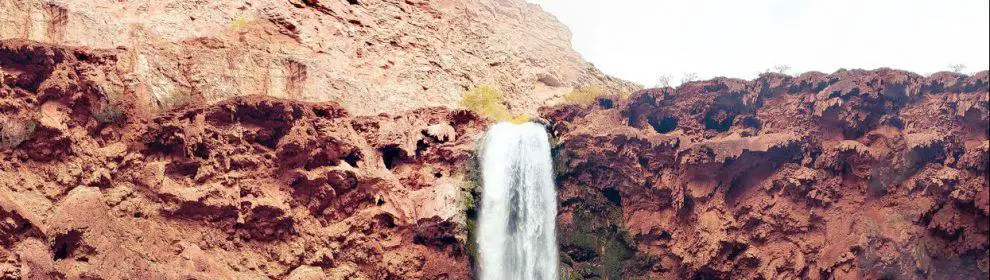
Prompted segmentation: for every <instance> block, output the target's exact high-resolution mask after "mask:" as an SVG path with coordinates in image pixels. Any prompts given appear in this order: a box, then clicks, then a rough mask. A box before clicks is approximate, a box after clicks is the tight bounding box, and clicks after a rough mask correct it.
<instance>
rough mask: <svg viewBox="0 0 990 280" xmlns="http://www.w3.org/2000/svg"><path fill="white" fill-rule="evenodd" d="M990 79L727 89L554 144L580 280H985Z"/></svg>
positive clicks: (681, 97)
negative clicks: (636, 279)
mask: <svg viewBox="0 0 990 280" xmlns="http://www.w3.org/2000/svg"><path fill="white" fill-rule="evenodd" d="M987 92H988V73H987V72H981V73H978V74H975V75H973V76H963V75H958V74H953V73H937V74H934V75H932V76H930V77H922V76H918V75H915V74H912V73H908V72H904V71H897V70H890V69H880V70H875V71H862V70H850V71H839V72H836V73H833V74H830V75H826V74H822V73H806V74H803V75H800V76H796V77H790V76H783V75H777V74H767V75H763V76H761V77H760V78H759V79H756V80H753V81H743V80H737V79H725V78H717V79H713V80H709V81H702V82H691V83H688V84H685V85H683V86H680V87H678V88H676V89H672V88H663V89H651V90H646V91H641V92H638V93H635V94H633V95H632V97H631V98H629V99H628V100H614V99H598V103H597V104H594V105H593V106H592V108H582V107H579V106H577V105H570V106H560V107H553V108H545V109H544V111H543V112H544V115H545V116H546V117H547V118H548V119H550V122H551V123H552V125H553V130H554V131H555V133H556V137H557V139H558V140H557V141H558V143H559V144H558V145H557V147H556V148H555V158H556V159H557V161H558V163H557V170H556V171H557V172H558V177H557V178H558V188H559V199H560V203H561V206H560V216H559V219H558V224H559V226H558V230H559V231H560V233H559V235H560V238H559V241H560V243H561V252H562V256H561V258H562V262H563V265H564V266H565V275H567V276H569V277H573V278H570V279H575V278H577V279H581V278H584V279H599V278H607V279H618V278H620V277H625V278H634V277H643V278H649V279H675V278H680V279H685V278H692V279H712V278H717V279H730V278H731V279H794V278H803V279H855V278H866V279H961V278H967V279H984V278H986V277H987V273H988V245H990V244H988V242H990V241H988V234H990V220H988V212H990V193H988V192H990V186H988V178H987V165H988V149H990V141H988V129H990V124H988V107H990V105H988V93H987Z"/></svg>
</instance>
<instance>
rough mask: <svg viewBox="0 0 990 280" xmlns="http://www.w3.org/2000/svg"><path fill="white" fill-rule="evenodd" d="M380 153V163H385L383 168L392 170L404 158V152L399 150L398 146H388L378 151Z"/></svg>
mask: <svg viewBox="0 0 990 280" xmlns="http://www.w3.org/2000/svg"><path fill="white" fill-rule="evenodd" d="M378 151H379V152H381V153H382V161H383V162H384V163H385V168H387V169H389V170H392V168H395V164H396V163H398V161H399V160H400V159H401V158H402V157H403V156H405V152H403V151H402V149H399V145H388V146H385V147H382V148H379V149H378Z"/></svg>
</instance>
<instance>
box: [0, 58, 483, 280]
mask: <svg viewBox="0 0 990 280" xmlns="http://www.w3.org/2000/svg"><path fill="white" fill-rule="evenodd" d="M121 56H125V57H126V56H127V52H126V51H124V50H108V51H92V50H88V49H85V48H62V47H53V46H49V45H42V44H36V43H31V42H25V41H0V77H2V81H3V83H2V84H0V136H3V137H2V138H0V141H2V142H0V244H2V245H3V246H2V249H0V279H22V278H24V279H46V278H56V279H65V278H68V279H80V278H99V279H264V278H275V279H324V278H330V279H468V278H470V277H471V275H472V273H471V271H472V270H471V264H470V260H469V256H468V254H467V253H466V250H464V248H465V247H466V244H465V243H466V240H467V224H466V214H467V213H466V211H465V207H464V206H465V205H466V204H467V203H466V202H465V199H467V198H468V197H467V196H465V194H466V192H465V189H464V188H465V187H467V186H468V182H467V179H465V178H467V177H466V176H464V173H465V172H467V171H466V170H465V167H466V166H470V161H471V154H472V152H473V150H474V145H475V141H477V135H481V133H482V131H483V125H484V123H483V122H482V121H480V120H479V119H478V117H477V116H476V115H474V114H473V113H471V112H468V111H462V110H456V109H448V108H443V107H431V108H422V109H417V110H414V111H412V112H410V113H408V114H403V115H397V116H393V115H379V116H374V117H358V116H352V115H351V114H350V113H349V112H348V111H347V110H345V109H343V108H342V107H341V106H339V105H338V104H337V103H333V102H320V103H303V102H299V101H291V100H284V99H276V98H271V97H263V96H247V97H236V98H231V99H228V100H223V101H219V102H216V103H213V104H210V105H205V104H203V103H202V102H201V101H202V100H199V101H196V100H193V101H192V102H191V103H188V104H185V105H183V106H178V107H175V108H172V109H171V110H169V111H165V112H161V113H160V114H148V109H147V107H145V106H146V104H144V103H142V102H140V101H139V99H137V97H136V96H135V95H136V93H135V92H133V91H122V92H114V91H112V90H107V89H108V88H113V87H114V86H118V85H120V83H121V81H122V80H126V78H123V77H126V76H127V75H128V74H127V69H126V68H120V67H118V66H119V65H120V63H123V61H126V58H121ZM437 127H440V128H443V129H439V130H438V129H436V128H437ZM431 131H433V132H431ZM436 131H442V132H443V133H437V132H436ZM440 135H446V136H451V135H457V137H456V138H454V137H438V136H440Z"/></svg>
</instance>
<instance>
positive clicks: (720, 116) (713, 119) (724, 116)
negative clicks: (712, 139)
mask: <svg viewBox="0 0 990 280" xmlns="http://www.w3.org/2000/svg"><path fill="white" fill-rule="evenodd" d="M735 119H736V115H735V114H731V113H730V112H719V111H710V112H708V113H707V114H705V119H704V123H705V129H712V130H715V131H718V132H726V131H729V128H731V127H732V122H733V121H735Z"/></svg>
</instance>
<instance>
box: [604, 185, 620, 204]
mask: <svg viewBox="0 0 990 280" xmlns="http://www.w3.org/2000/svg"><path fill="white" fill-rule="evenodd" d="M602 195H604V196H605V198H606V199H608V201H611V202H612V203H613V204H615V205H617V206H622V195H621V194H619V191H618V190H616V189H613V188H605V189H602Z"/></svg>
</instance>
